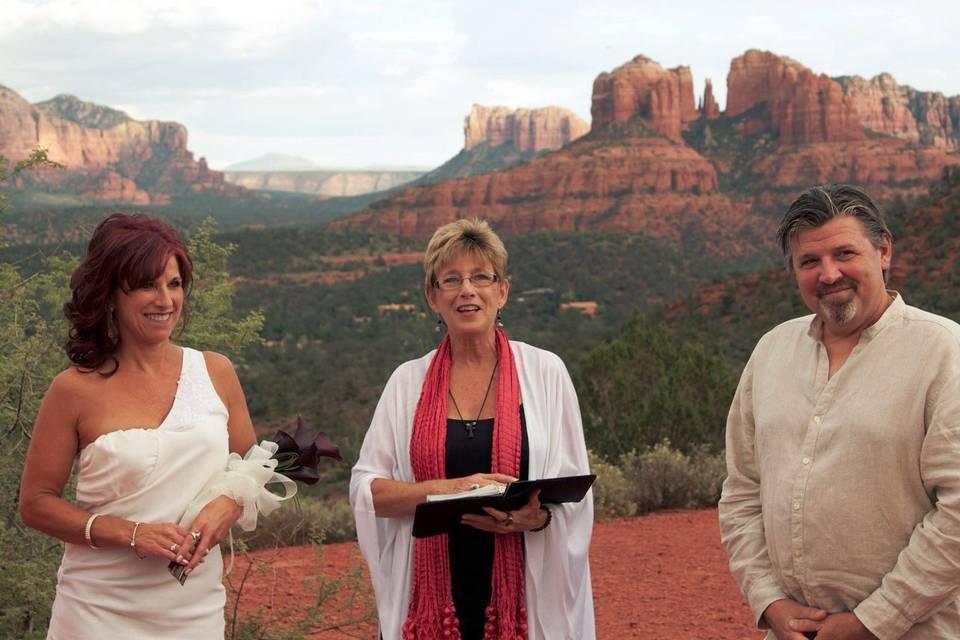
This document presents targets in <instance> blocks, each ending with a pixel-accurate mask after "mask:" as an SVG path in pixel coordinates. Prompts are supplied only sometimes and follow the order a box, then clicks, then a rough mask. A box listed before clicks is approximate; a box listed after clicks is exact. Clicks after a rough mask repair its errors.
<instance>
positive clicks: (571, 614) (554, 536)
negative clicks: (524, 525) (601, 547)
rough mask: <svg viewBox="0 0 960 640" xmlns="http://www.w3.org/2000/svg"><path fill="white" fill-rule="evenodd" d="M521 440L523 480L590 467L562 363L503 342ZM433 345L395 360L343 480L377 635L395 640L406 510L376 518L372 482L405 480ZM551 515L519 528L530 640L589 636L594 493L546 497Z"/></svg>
mask: <svg viewBox="0 0 960 640" xmlns="http://www.w3.org/2000/svg"><path fill="white" fill-rule="evenodd" d="M510 346H511V348H512V349H513V355H514V358H515V359H516V363H517V373H518V375H519V378H520V394H521V397H522V398H523V411H524V416H525V418H526V425H527V438H528V441H529V445H530V457H529V470H528V471H529V478H530V479H536V478H551V477H557V476H568V475H580V474H585V473H589V472H590V469H589V464H588V462H587V448H586V445H585V443H584V440H583V427H582V425H581V422H580V407H579V405H578V404H577V394H576V391H574V388H573V383H572V382H571V381H570V375H569V374H568V373H567V369H566V367H565V366H564V364H563V361H562V360H560V358H559V357H557V356H556V355H555V354H553V353H550V352H549V351H544V350H543V349H537V348H536V347H531V346H530V345H528V344H524V343H522V342H511V343H510ZM434 354H436V350H434V351H431V352H430V353H428V354H427V355H425V356H423V357H422V358H419V359H417V360H411V361H409V362H406V363H404V364H402V365H400V366H399V367H398V368H397V370H396V371H394V372H393V375H392V376H390V380H389V381H387V385H386V387H385V388H384V390H383V394H382V395H381V396H380V402H379V403H378V404H377V409H376V412H375V413H374V414H373V421H372V422H371V423H370V429H369V430H368V431H367V435H366V437H365V438H364V440H363V447H362V448H361V449H360V457H359V459H358V460H357V464H356V466H354V467H353V473H352V475H351V478H350V504H351V505H352V506H353V513H354V517H355V518H356V520H357V541H358V542H359V544H360V551H361V552H362V553H363V557H364V558H365V559H366V561H367V565H368V566H369V567H370V578H371V580H372V581H373V588H374V592H375V593H376V597H377V609H378V612H379V616H380V631H381V633H382V634H383V638H384V640H400V630H401V627H402V625H403V622H404V620H406V618H407V610H408V608H409V604H410V589H411V581H412V573H411V570H412V567H413V536H412V535H411V530H412V528H413V516H404V517H400V518H378V517H376V514H375V513H374V508H373V495H372V493H371V490H370V485H371V483H372V482H373V481H374V480H375V479H377V478H389V479H393V480H402V481H404V482H414V476H413V469H412V467H411V466H410V436H411V432H412V428H413V416H414V413H415V412H416V409H417V401H418V400H419V398H420V391H421V389H422V387H423V381H424V378H425V377H426V374H427V368H428V367H429V366H430V361H431V360H432V359H433V356H434ZM550 509H551V511H552V512H553V521H552V522H551V523H550V526H549V527H547V528H546V529H544V530H543V531H540V532H536V533H533V532H529V531H528V532H526V533H525V534H524V545H525V547H526V565H527V566H526V595H527V616H528V625H529V640H593V639H594V638H596V632H595V630H594V621H593V597H592V591H591V588H590V565H589V557H588V556H589V550H590V535H591V533H592V529H593V492H592V491H591V492H590V493H588V494H587V497H586V498H584V500H583V501H582V502H579V503H576V504H564V505H551V506H550Z"/></svg>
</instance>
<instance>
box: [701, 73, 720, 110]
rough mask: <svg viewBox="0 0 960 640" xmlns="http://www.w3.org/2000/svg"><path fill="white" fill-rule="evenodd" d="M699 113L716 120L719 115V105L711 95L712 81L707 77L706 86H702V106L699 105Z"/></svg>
mask: <svg viewBox="0 0 960 640" xmlns="http://www.w3.org/2000/svg"><path fill="white" fill-rule="evenodd" d="M700 115H701V116H703V117H704V118H705V119H707V120H716V119H717V118H719V117H720V106H719V105H718V104H717V99H716V98H714V97H713V83H712V82H710V78H707V82H706V86H704V88H703V106H701V107H700Z"/></svg>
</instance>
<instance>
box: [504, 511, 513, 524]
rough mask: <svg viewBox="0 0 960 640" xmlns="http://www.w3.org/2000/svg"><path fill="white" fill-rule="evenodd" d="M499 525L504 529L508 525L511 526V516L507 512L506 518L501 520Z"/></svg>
mask: <svg viewBox="0 0 960 640" xmlns="http://www.w3.org/2000/svg"><path fill="white" fill-rule="evenodd" d="M501 524H503V526H505V527H509V526H510V525H512V524H513V514H512V513H510V512H509V511H507V517H506V518H504V519H503V522H502V523H501Z"/></svg>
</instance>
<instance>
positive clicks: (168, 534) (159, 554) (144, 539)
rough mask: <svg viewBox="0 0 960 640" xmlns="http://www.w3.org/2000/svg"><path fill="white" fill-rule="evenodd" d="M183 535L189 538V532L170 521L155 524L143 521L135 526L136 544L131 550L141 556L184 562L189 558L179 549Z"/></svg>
mask: <svg viewBox="0 0 960 640" xmlns="http://www.w3.org/2000/svg"><path fill="white" fill-rule="evenodd" d="M131 537H132V535H131ZM184 537H187V538H189V537H190V532H188V531H187V530H186V529H184V528H183V527H181V526H179V525H177V524H174V523H172V522H161V523H157V524H150V523H147V522H144V523H141V524H140V526H138V527H137V537H136V545H134V547H133V550H134V552H135V553H136V554H137V555H138V556H140V557H141V558H146V557H154V558H163V559H165V560H173V561H174V562H179V563H180V564H186V563H187V562H188V560H189V558H188V557H185V556H184V555H183V550H182V549H181V546H182V544H181V543H182V542H183V539H184Z"/></svg>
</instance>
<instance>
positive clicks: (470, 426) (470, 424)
mask: <svg viewBox="0 0 960 640" xmlns="http://www.w3.org/2000/svg"><path fill="white" fill-rule="evenodd" d="M496 375H497V365H493V371H491V372H490V381H489V382H487V391H486V392H485V393H484V394H483V402H481V403H480V410H479V411H478V412H477V418H476V420H472V421H471V420H464V419H463V414H462V413H460V407H459V406H458V405H457V399H456V398H454V397H453V391H451V390H450V389H447V393H448V394H449V395H450V399H451V400H453V408H454V409H456V410H457V415H458V416H460V422H462V423H463V428H464V429H466V431H467V437H468V438H473V432H474V431H475V430H476V428H477V423H478V422H479V421H480V416H482V415H483V407H484V406H486V404H487V398H488V397H490V388H491V387H493V378H494V376H496Z"/></svg>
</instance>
